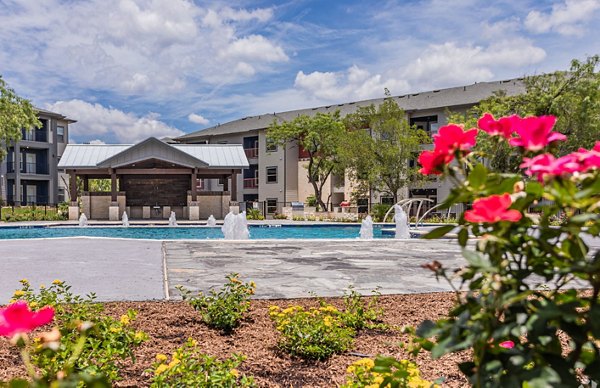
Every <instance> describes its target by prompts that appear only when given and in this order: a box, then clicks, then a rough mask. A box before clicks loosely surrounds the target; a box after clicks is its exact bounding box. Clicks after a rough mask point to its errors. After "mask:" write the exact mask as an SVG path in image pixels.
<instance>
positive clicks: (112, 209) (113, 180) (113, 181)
mask: <svg viewBox="0 0 600 388" xmlns="http://www.w3.org/2000/svg"><path fill="white" fill-rule="evenodd" d="M108 220H109V221H119V202H118V201H117V172H116V171H115V170H114V169H111V170H110V206H109V207H108Z"/></svg>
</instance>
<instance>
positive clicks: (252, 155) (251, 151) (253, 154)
mask: <svg viewBox="0 0 600 388" xmlns="http://www.w3.org/2000/svg"><path fill="white" fill-rule="evenodd" d="M244 152H245V153H246V157H247V158H248V159H256V158H258V148H244Z"/></svg>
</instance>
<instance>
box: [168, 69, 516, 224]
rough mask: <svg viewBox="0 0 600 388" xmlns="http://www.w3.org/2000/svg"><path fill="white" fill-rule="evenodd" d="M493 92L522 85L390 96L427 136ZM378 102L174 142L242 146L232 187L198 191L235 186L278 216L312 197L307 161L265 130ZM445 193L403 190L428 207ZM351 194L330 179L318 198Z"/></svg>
mask: <svg viewBox="0 0 600 388" xmlns="http://www.w3.org/2000/svg"><path fill="white" fill-rule="evenodd" d="M497 91H504V92H505V93H506V94H507V95H516V94H520V93H523V92H524V91H525V87H524V85H523V82H522V79H510V80H503V81H495V82H482V83H476V84H473V85H467V86H460V87H454V88H448V89H440V90H432V91H428V92H423V93H413V94H406V95H402V96H394V97H391V98H393V99H394V100H395V101H396V102H397V103H398V105H399V106H400V107H401V108H402V109H403V110H404V111H405V112H406V119H407V120H408V121H409V122H410V124H411V125H415V126H417V127H418V128H421V129H423V130H425V131H427V132H428V133H429V134H431V135H433V134H435V133H436V132H437V130H438V129H439V127H440V126H443V125H445V124H447V116H448V112H465V111H466V110H467V109H469V108H470V107H472V106H473V105H475V104H477V103H478V102H479V101H481V100H482V99H484V98H487V97H490V96H491V95H493V93H494V92H497ZM382 102H383V99H371V100H364V101H356V102H348V103H344V104H336V105H328V106H321V107H315V108H309V109H300V110H293V111H287V112H279V113H267V114H263V115H258V116H250V117H244V118H241V119H238V120H234V121H230V122H228V123H224V124H219V125H216V126H213V127H210V128H206V129H202V130H199V131H196V132H193V133H189V134H187V135H184V136H181V137H179V138H177V139H174V140H175V141H177V142H181V143H206V144H242V145H243V147H244V150H245V153H246V156H247V158H248V161H249V164H250V166H249V168H247V169H245V170H243V172H242V174H241V176H239V177H238V182H237V186H231V185H228V184H227V183H226V182H223V180H218V181H217V180H204V181H201V182H199V189H200V190H210V191H218V190H223V187H224V186H225V187H237V188H238V193H237V198H238V199H239V200H240V201H246V202H253V201H259V202H263V203H265V204H266V206H265V210H266V213H267V214H273V213H275V212H281V208H282V207H283V206H289V205H290V203H291V202H296V201H298V202H306V198H307V197H308V196H309V195H311V194H313V189H312V185H311V184H310V183H309V182H308V178H307V174H306V163H307V158H306V155H304V154H303V151H302V150H301V149H300V148H299V147H298V145H297V144H295V143H293V142H290V143H288V144H286V145H285V146H278V145H275V144H272V143H270V142H269V141H268V139H267V137H266V130H267V128H268V127H269V126H270V125H271V124H272V123H273V122H274V121H276V122H283V121H289V120H293V119H294V118H295V117H298V116H300V115H309V116H311V115H314V114H316V113H317V112H321V113H333V112H335V111H339V112H340V114H341V116H342V117H343V116H345V115H347V114H350V113H354V112H355V111H356V110H357V108H359V107H362V106H369V105H371V104H373V105H375V106H378V105H379V104H381V103H382ZM424 147H427V145H424ZM413 162H414V161H413ZM407 163H410V161H407ZM449 190H450V185H449V184H447V183H445V182H443V181H440V180H438V179H435V180H431V181H429V182H428V183H427V184H425V185H424V186H422V187H418V188H417V187H415V188H411V187H409V188H406V190H405V192H406V193H405V194H406V195H407V196H408V197H415V198H428V199H431V200H432V201H433V202H430V203H429V205H428V206H434V205H435V204H436V203H438V202H441V201H442V200H444V199H445V198H446V196H447V195H448V193H449ZM351 191H352V185H351V182H349V181H348V179H347V178H346V177H341V176H340V177H338V176H332V177H331V178H330V179H329V182H326V184H325V188H324V193H323V198H324V199H325V200H327V199H329V203H330V204H331V206H332V207H335V206H338V205H339V204H340V203H341V202H342V201H344V200H348V199H350V198H351ZM390 201H392V199H391V198H389V197H386V196H384V195H381V194H380V193H377V192H373V193H372V194H371V198H370V200H369V204H374V203H390Z"/></svg>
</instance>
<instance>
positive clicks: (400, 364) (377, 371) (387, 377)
mask: <svg viewBox="0 0 600 388" xmlns="http://www.w3.org/2000/svg"><path fill="white" fill-rule="evenodd" d="M432 386H435V385H434V384H433V383H431V382H430V381H427V380H423V379H422V378H421V373H420V372H419V368H417V366H416V365H415V364H414V363H412V362H410V361H408V360H401V361H397V360H395V359H393V358H383V357H380V358H378V359H377V360H376V361H373V360H372V359H370V358H363V359H361V360H358V361H356V362H354V363H353V364H352V365H350V366H349V367H348V369H347V374H346V383H345V384H342V385H341V386H340V388H367V387H368V388H371V387H372V388H376V387H377V388H378V387H398V388H409V387H410V388H429V387H432Z"/></svg>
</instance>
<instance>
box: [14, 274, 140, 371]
mask: <svg viewBox="0 0 600 388" xmlns="http://www.w3.org/2000/svg"><path fill="white" fill-rule="evenodd" d="M20 282H21V285H22V287H21V289H19V290H17V291H15V293H14V295H13V300H12V301H11V302H18V301H24V302H26V303H27V305H28V306H29V307H30V308H32V309H36V308H39V307H41V306H49V308H52V310H53V311H54V321H55V323H56V325H57V326H58V331H57V333H56V337H57V339H56V341H54V343H55V344H54V345H55V346H53V347H48V346H44V344H43V341H42V340H39V341H36V340H34V342H33V345H34V350H35V351H34V352H33V353H32V354H31V363H32V365H34V366H35V367H36V368H38V369H39V371H40V376H41V378H43V379H44V380H47V381H50V380H53V379H57V378H58V377H59V376H60V375H61V374H64V371H65V370H67V369H68V370H70V371H71V372H72V373H76V374H84V375H90V376H95V375H103V376H105V377H106V378H107V379H108V380H110V381H116V380H119V379H120V376H119V366H120V362H121V361H123V360H125V359H127V358H129V359H131V360H132V361H133V362H135V356H134V353H133V351H134V349H135V348H136V347H138V346H140V345H141V344H142V342H144V341H145V340H146V339H147V335H146V334H145V333H144V332H142V331H136V330H135V329H134V328H133V327H131V323H132V322H133V321H134V319H135V317H136V312H135V311H133V310H129V311H128V312H127V313H126V314H125V315H123V316H121V317H120V318H119V319H116V318H113V317H111V316H108V315H106V314H104V307H103V305H102V304H100V303H96V302H95V295H94V294H90V295H88V296H86V297H81V296H79V295H75V294H73V293H72V291H71V286H69V285H67V284H66V283H65V282H63V281H60V280H55V281H54V282H53V283H52V284H51V285H50V286H48V287H45V286H40V289H39V291H38V292H36V291H34V290H33V288H32V287H31V285H30V283H29V282H28V281H27V280H26V279H22V280H21V281H20ZM40 341H42V342H40Z"/></svg>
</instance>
